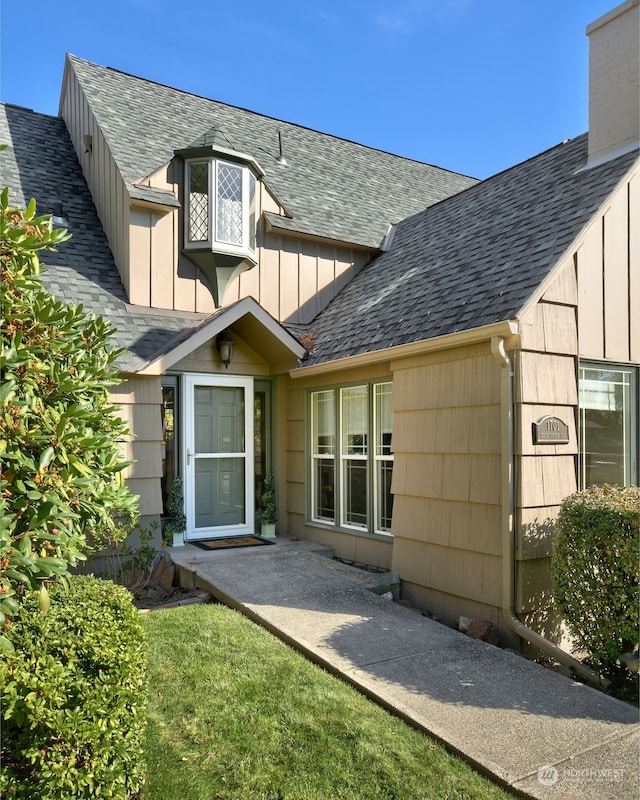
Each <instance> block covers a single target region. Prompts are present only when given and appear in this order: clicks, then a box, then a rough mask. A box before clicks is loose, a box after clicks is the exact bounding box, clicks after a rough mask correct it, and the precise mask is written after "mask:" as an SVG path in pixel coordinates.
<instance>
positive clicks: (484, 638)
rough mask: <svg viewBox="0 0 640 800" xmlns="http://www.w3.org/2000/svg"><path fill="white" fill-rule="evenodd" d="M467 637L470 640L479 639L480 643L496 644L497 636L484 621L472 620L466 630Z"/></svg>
mask: <svg viewBox="0 0 640 800" xmlns="http://www.w3.org/2000/svg"><path fill="white" fill-rule="evenodd" d="M467 636H469V637H470V638H471V639H480V641H481V642H488V643H489V644H498V635H497V633H496V632H495V629H494V627H493V625H492V624H491V623H490V622H488V621H487V620H486V619H474V620H473V622H472V623H471V625H469V628H468V629H467Z"/></svg>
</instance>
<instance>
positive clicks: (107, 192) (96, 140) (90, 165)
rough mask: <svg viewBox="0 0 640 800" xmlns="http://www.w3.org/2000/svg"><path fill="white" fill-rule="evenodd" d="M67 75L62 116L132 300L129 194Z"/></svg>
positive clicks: (70, 75) (72, 76)
mask: <svg viewBox="0 0 640 800" xmlns="http://www.w3.org/2000/svg"><path fill="white" fill-rule="evenodd" d="M65 75H66V80H65V84H64V87H63V95H62V98H61V106H60V113H61V116H62V118H63V119H64V121H65V123H66V125H67V129H68V131H69V136H70V137H71V141H72V143H73V147H74V149H75V151H76V155H77V157H78V161H79V163H80V166H81V167H82V172H83V174H84V177H85V180H86V181H87V185H88V187H89V191H90V192H91V196H92V197H93V202H94V205H95V207H96V211H97V213H98V217H99V218H100V222H101V223H102V227H103V229H104V232H105V234H106V236H107V240H108V241H109V246H110V248H111V252H112V254H113V259H114V261H115V263H116V266H117V268H118V272H119V273H120V277H121V279H122V283H123V284H124V288H125V291H126V292H127V295H128V296H130V294H129V292H130V288H131V274H130V261H129V226H128V224H126V223H127V220H128V217H129V193H128V192H127V189H126V187H125V184H124V181H123V180H122V177H121V175H120V172H119V171H118V169H117V167H116V164H115V162H114V160H113V157H112V155H111V151H110V150H109V146H108V144H107V142H106V141H105V138H104V136H103V134H102V130H101V128H100V127H99V126H98V124H97V123H96V120H95V117H94V116H93V112H92V111H91V108H90V107H89V105H88V103H87V101H86V100H85V97H84V94H83V92H82V89H81V88H80V86H79V85H78V82H77V80H76V77H75V74H74V72H73V70H71V69H67V71H66V73H65ZM86 135H88V136H91V148H90V150H88V149H87V148H86V147H85V145H84V143H83V137H84V136H86Z"/></svg>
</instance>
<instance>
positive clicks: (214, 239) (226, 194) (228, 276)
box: [175, 130, 264, 304]
mask: <svg viewBox="0 0 640 800" xmlns="http://www.w3.org/2000/svg"><path fill="white" fill-rule="evenodd" d="M218 138H220V131H218V130H214V131H212V132H211V133H210V134H207V135H206V136H205V137H204V141H201V142H199V143H196V144H195V145H193V146H191V147H187V148H184V149H181V150H176V151H175V155H176V156H178V157H180V158H181V159H182V160H183V161H184V186H183V222H182V224H183V246H182V252H183V254H184V255H185V256H186V257H187V258H189V259H190V260H191V261H193V262H194V263H195V264H197V265H198V267H199V268H200V269H201V270H202V271H203V272H204V273H205V275H206V276H207V278H208V279H209V281H210V283H211V285H212V286H215V287H216V294H217V297H216V298H215V299H216V303H217V304H218V303H219V302H221V301H222V298H223V297H224V289H225V288H226V286H227V284H228V283H229V281H231V280H232V279H233V278H234V277H235V276H236V275H237V274H239V273H240V272H244V271H245V270H247V269H250V268H251V267H253V266H255V265H256V264H257V263H258V259H257V255H256V231H257V223H258V193H257V191H256V185H257V181H258V180H260V179H261V178H262V177H263V176H264V171H263V170H262V168H261V167H260V165H259V164H258V162H257V161H256V160H255V159H254V158H253V157H252V156H250V155H247V154H245V153H241V152H238V151H237V150H233V149H231V148H229V147H225V146H223V145H221V144H219V143H218V141H217V139H218Z"/></svg>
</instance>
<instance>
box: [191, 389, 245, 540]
mask: <svg viewBox="0 0 640 800" xmlns="http://www.w3.org/2000/svg"><path fill="white" fill-rule="evenodd" d="M184 382H185V384H184V389H185V391H184V398H185V415H184V421H185V431H184V434H185V436H184V442H185V451H186V452H185V470H184V475H185V486H184V499H185V509H186V515H187V534H186V539H187V540H191V541H193V540H195V539H213V538H216V537H223V536H232V535H240V534H248V533H254V516H253V514H254V509H253V506H254V490H253V379H252V378H240V377H234V376H227V375H185V376H184Z"/></svg>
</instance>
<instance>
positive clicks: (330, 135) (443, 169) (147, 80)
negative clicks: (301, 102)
mask: <svg viewBox="0 0 640 800" xmlns="http://www.w3.org/2000/svg"><path fill="white" fill-rule="evenodd" d="M67 57H68V58H70V59H73V60H75V61H80V62H82V63H84V64H89V65H90V66H92V67H98V68H99V69H104V70H109V71H110V72H113V73H116V74H119V75H123V76H125V77H127V78H133V79H135V80H138V81H144V82H145V83H152V84H154V85H155V86H160V87H162V88H163V89H170V90H171V91H173V92H179V93H180V94H185V95H189V96H190V97H196V98H198V99H200V100H207V101H208V102H210V103H217V104H218V105H221V106H226V107H227V108H230V109H234V110H235V111H242V112H244V113H245V114H252V115H254V116H256V117H261V118H262V119H267V120H271V121H272V122H278V123H282V124H283V125H288V126H290V127H292V128H298V129H300V130H304V131H310V132H311V133H315V134H318V135H319V136H326V137H328V138H330V139H336V140H338V141H341V142H346V143H348V144H352V145H355V146H356V147H362V148H364V149H366V150H371V151H373V152H376V153H382V154H384V155H388V156H391V157H393V158H399V159H402V160H404V161H410V162H412V163H414V164H420V165H421V166H423V167H431V169H435V170H438V171H439V172H446V173H448V174H450V175H458V176H460V177H462V178H470V179H471V180H479V179H478V178H476V177H475V176H473V175H466V174H465V173H463V172H456V171H455V170H452V169H448V168H447V167H439V166H437V165H436V164H431V163H429V162H427V161H420V160H419V159H417V158H410V157H409V156H403V155H400V154H398V153H392V152H391V151H390V150H383V149H382V148H380V147H372V146H371V145H368V144H363V143H362V142H357V141H355V140H354V139H348V138H347V137H345V136H336V135H335V134H333V133H327V132H326V131H319V130H317V129H316V128H311V127H310V126H308V125H301V124H300V123H298V122H290V121H288V120H285V119H280V118H278V117H271V116H269V115H268V114H263V113H262V112H261V111H253V110H252V109H250V108H245V107H244V106H238V105H234V104H233V103H227V102H225V101H223V100H216V99H214V98H212V97H207V96H206V95H203V94H198V93H197V92H189V91H187V90H186V89H180V88H179V87H177V86H171V85H170V84H168V83H162V82H160V81H156V80H154V79H153V78H143V77H141V76H140V75H134V74H133V73H132V72H125V71H124V70H121V69H117V68H116V67H109V66H103V65H102V64H96V63H95V61H88V60H87V59H85V58H80V57H79V56H76V55H73V53H67Z"/></svg>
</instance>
